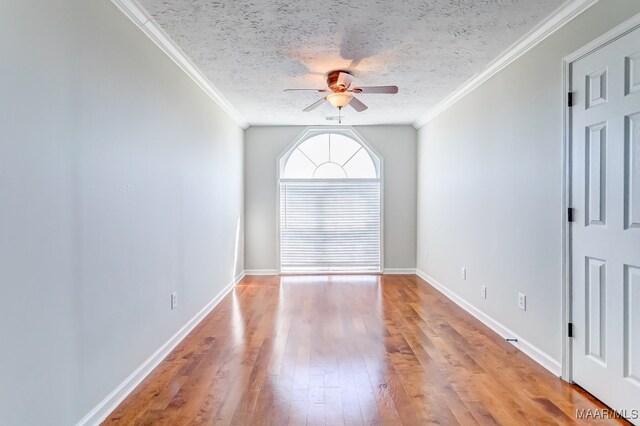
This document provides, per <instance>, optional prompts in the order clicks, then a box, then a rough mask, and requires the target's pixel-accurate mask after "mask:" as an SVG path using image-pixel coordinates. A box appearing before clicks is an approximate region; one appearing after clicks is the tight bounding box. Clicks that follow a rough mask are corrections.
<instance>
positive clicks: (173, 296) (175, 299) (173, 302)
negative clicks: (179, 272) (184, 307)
mask: <svg viewBox="0 0 640 426" xmlns="http://www.w3.org/2000/svg"><path fill="white" fill-rule="evenodd" d="M177 307H178V293H177V292H175V291H174V292H173V293H171V310H172V311H173V310H174V309H175V308H177Z"/></svg>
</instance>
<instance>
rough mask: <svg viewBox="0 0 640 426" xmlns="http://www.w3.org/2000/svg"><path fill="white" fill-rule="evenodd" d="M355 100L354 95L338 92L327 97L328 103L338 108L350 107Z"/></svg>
mask: <svg viewBox="0 0 640 426" xmlns="http://www.w3.org/2000/svg"><path fill="white" fill-rule="evenodd" d="M351 99H353V95H352V94H351V93H347V92H338V93H332V94H330V95H327V101H329V103H330V104H331V105H333V106H334V107H336V108H342V107H346V106H347V105H349V103H350V102H351Z"/></svg>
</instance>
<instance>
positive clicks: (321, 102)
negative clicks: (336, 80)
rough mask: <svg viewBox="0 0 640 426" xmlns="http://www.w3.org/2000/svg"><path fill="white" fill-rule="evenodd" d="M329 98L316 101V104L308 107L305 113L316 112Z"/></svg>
mask: <svg viewBox="0 0 640 426" xmlns="http://www.w3.org/2000/svg"><path fill="white" fill-rule="evenodd" d="M326 100H327V98H322V99H319V100H317V101H315V102H314V103H312V104H311V105H309V106H308V107H306V108H305V109H303V111H304V112H309V111H311V110H314V109H316V108H318V107H319V106H320V105H322V104H323V103H324V101H326Z"/></svg>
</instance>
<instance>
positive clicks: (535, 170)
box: [418, 0, 640, 362]
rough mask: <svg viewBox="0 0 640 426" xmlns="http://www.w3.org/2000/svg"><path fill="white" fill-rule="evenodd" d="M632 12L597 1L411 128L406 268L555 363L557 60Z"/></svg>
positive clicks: (637, 8) (639, 8)
mask: <svg viewBox="0 0 640 426" xmlns="http://www.w3.org/2000/svg"><path fill="white" fill-rule="evenodd" d="M637 12H640V2H638V1H637V0H601V1H600V2H598V3H597V4H596V5H595V6H593V7H592V8H590V9H589V10H587V11H586V12H585V13H584V14H582V15H580V16H579V17H578V18H576V19H575V20H574V21H572V22H571V23H570V24H568V25H567V26H565V27H564V28H563V29H561V30H560V31H558V32H556V33H555V34H554V35H552V36H551V37H550V38H548V39H547V40H545V41H544V42H543V43H541V44H540V45H538V46H537V47H535V48H534V49H533V50H531V51H530V52H528V53H527V54H525V55H524V56H523V57H522V58H520V59H518V60H517V61H516V62H514V63H513V64H511V65H509V66H508V67H507V68H505V69H504V70H502V71H500V72H499V73H498V74H496V75H495V76H494V77H493V78H491V79H490V80H488V81H487V82H485V83H484V84H482V85H481V86H480V87H479V88H477V89H476V90H474V91H473V92H471V93H470V94H469V95H467V96H466V97H465V98H463V99H462V100H461V101H459V102H458V103H456V104H455V105H454V106H453V107H452V108H450V109H449V110H447V111H446V112H445V113H443V114H442V115H440V116H438V117H437V118H436V119H434V120H432V121H431V122H430V123H428V124H427V126H426V127H423V128H422V129H420V131H419V132H418V152H419V154H418V158H419V159H418V169H419V170H418V268H419V269H421V270H422V271H424V272H426V273H427V274H428V275H430V276H431V277H433V278H435V279H436V280H438V281H439V282H440V283H442V284H443V285H445V286H446V287H448V288H449V289H450V290H451V291H453V292H454V293H456V294H458V295H459V296H461V297H462V298H463V299H465V300H466V301H467V302H469V303H471V304H472V305H474V306H475V307H477V308H478V309H480V310H481V311H483V312H484V313H486V314H488V315H489V316H491V317H493V318H494V319H496V320H497V321H499V322H501V323H502V324H504V325H505V326H507V327H509V328H511V329H512V330H513V331H514V332H516V333H517V334H519V335H520V336H522V337H523V338H524V339H526V340H528V341H529V342H530V343H532V344H534V345H535V346H537V347H538V348H540V349H541V350H543V351H544V352H546V353H547V354H549V355H550V356H551V357H553V358H554V359H556V360H557V361H558V362H559V361H560V358H561V303H560V294H561V214H562V210H561V209H562V204H561V190H562V180H561V179H562V169H561V167H562V122H561V120H562V115H561V105H562V104H561V102H562V96H563V94H562V75H561V61H562V58H563V57H564V56H566V55H567V54H569V53H571V52H572V51H574V50H576V49H578V48H580V47H581V46H583V45H585V44H586V43H588V42H589V41H591V40H592V39H594V38H596V37H597V36H599V35H601V34H603V33H604V32H606V31H607V30H609V29H610V28H612V27H614V26H615V25H617V24H619V23H621V22H622V21H624V20H625V18H628V17H630V16H631V15H633V14H634V13H637ZM462 266H466V267H467V280H466V281H463V280H462V279H461V276H460V268H461V267H462ZM481 284H485V285H487V288H488V297H487V299H486V300H483V299H482V298H481V297H480V285H481ZM518 292H523V293H525V294H526V295H527V302H528V306H527V311H526V312H524V311H521V310H519V309H518V306H517V300H518Z"/></svg>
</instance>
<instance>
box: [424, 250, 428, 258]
mask: <svg viewBox="0 0 640 426" xmlns="http://www.w3.org/2000/svg"><path fill="white" fill-rule="evenodd" d="M424 260H429V252H428V251H427V250H425V251H424Z"/></svg>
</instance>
